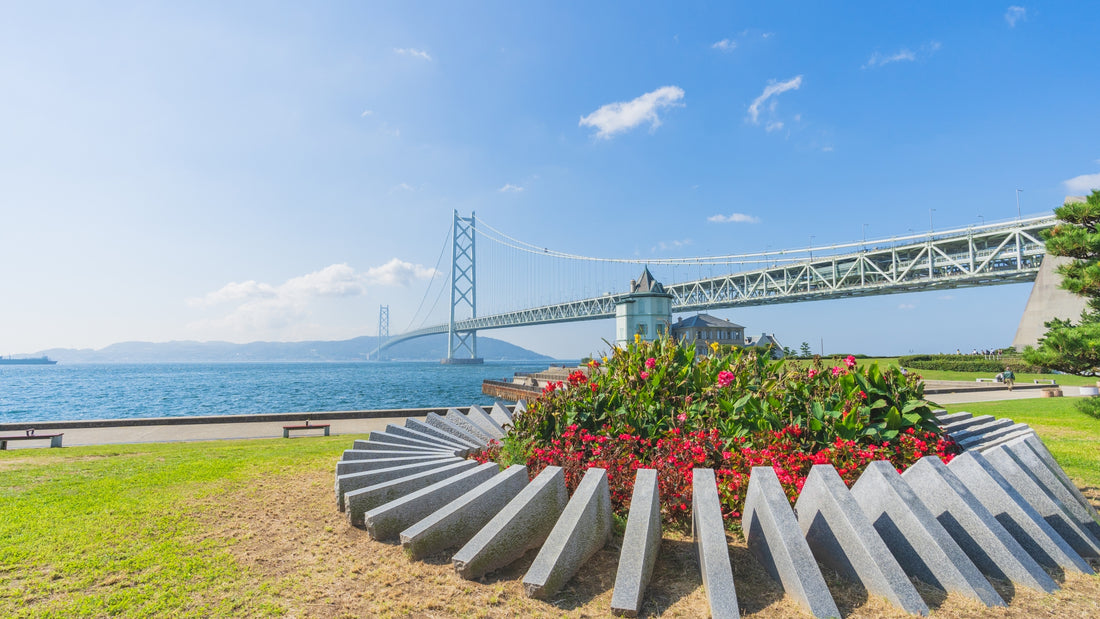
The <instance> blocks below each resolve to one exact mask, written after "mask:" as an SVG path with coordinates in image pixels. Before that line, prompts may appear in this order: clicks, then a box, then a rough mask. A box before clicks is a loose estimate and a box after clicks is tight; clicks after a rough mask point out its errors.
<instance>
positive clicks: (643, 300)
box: [615, 267, 672, 347]
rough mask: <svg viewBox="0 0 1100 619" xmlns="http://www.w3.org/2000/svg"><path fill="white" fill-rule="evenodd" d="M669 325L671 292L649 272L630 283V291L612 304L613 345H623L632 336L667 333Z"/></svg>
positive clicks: (629, 341) (627, 342) (628, 341)
mask: <svg viewBox="0 0 1100 619" xmlns="http://www.w3.org/2000/svg"><path fill="white" fill-rule="evenodd" d="M671 324H672V295H671V294H669V293H667V292H665V287H664V286H662V285H661V282H659V281H657V280H656V279H655V278H654V277H653V274H652V273H650V272H649V267H646V268H645V270H644V271H642V275H641V277H639V278H638V279H636V280H632V281H631V282H630V294H628V295H627V296H625V297H623V298H622V299H621V300H620V301H619V302H618V303H617V304H616V305H615V345H616V346H620V347H625V346H627V345H628V344H629V343H631V342H633V341H634V335H635V334H637V335H639V336H640V337H641V338H642V339H643V340H646V341H652V340H655V339H657V338H659V337H662V336H664V335H665V334H666V333H668V332H669V325H671Z"/></svg>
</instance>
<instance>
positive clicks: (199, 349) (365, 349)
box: [35, 335, 551, 363]
mask: <svg viewBox="0 0 1100 619" xmlns="http://www.w3.org/2000/svg"><path fill="white" fill-rule="evenodd" d="M377 346H378V338H377V337H370V336H363V337H357V338H354V339H350V340H342V341H335V342H326V341H313V342H252V343H249V344H233V343H230V342H191V341H183V342H156V343H154V342H122V343H119V344H111V345H110V346H107V347H105V348H101V349H99V350H92V349H90V348H82V349H72V348H51V349H49V350H42V351H39V352H37V353H35V356H41V355H48V356H49V357H50V358H51V359H56V360H57V361H59V362H61V363H226V362H234V361H251V362H264V361H365V360H367V358H368V356H369V355H370V354H372V353H373V352H374V349H375V348H376V347H377ZM477 352H478V355H479V356H481V357H482V358H484V359H485V360H486V361H497V360H507V361H549V360H551V357H547V356H546V355H540V354H539V353H536V352H534V351H531V350H527V349H526V348H521V347H519V346H516V345H514V344H509V343H508V342H504V341H502V340H497V339H493V338H491V337H479V338H477ZM383 356H384V357H385V358H386V359H392V360H397V361H438V360H439V359H442V358H444V357H446V356H447V336H446V335H429V336H426V337H421V338H417V339H415V340H409V341H406V342H402V343H400V344H397V345H395V346H392V347H390V348H388V349H386V350H385V352H384V353H383Z"/></svg>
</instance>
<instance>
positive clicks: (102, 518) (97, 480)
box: [0, 398, 1100, 618]
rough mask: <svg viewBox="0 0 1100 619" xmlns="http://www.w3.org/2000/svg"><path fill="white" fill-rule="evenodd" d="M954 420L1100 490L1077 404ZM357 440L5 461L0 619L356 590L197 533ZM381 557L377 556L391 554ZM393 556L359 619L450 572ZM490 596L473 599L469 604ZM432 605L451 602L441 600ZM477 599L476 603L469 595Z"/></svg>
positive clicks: (187, 611) (1061, 402) (219, 609)
mask: <svg viewBox="0 0 1100 619" xmlns="http://www.w3.org/2000/svg"><path fill="white" fill-rule="evenodd" d="M949 410H951V411H959V410H966V411H969V412H972V413H974V414H992V415H996V416H1001V417H1004V416H1007V417H1011V418H1013V419H1014V420H1016V421H1021V422H1026V423H1028V424H1030V425H1031V426H1032V427H1034V428H1035V429H1036V430H1037V431H1038V432H1039V434H1040V436H1042V438H1043V440H1044V441H1045V442H1046V443H1047V445H1048V446H1049V447H1050V450H1051V452H1052V453H1053V454H1054V456H1055V457H1056V458H1057V459H1058V460H1059V462H1061V463H1062V465H1063V466H1064V467H1065V469H1066V471H1067V473H1069V475H1070V477H1072V478H1074V479H1075V480H1076V481H1077V482H1078V483H1079V484H1080V485H1082V486H1091V487H1093V488H1098V487H1100V421H1097V420H1094V419H1091V418H1089V417H1086V416H1085V415H1083V414H1081V413H1079V412H1078V411H1076V410H1075V409H1074V408H1073V406H1072V401H1071V399H1069V398H1055V399H1048V398H1044V399H1033V400H1012V401H1003V402H990V403H981V404H966V405H957V406H951V407H949ZM353 438H355V437H349V436H333V437H326V438H321V437H318V438H310V439H308V440H306V439H302V440H290V441H288V440H282V439H274V440H249V441H211V442H201V443H167V444H142V445H117V446H104V447H66V448H64V449H17V450H13V451H3V452H0V540H2V542H0V617H59V618H60V617H102V616H118V617H241V616H249V617H272V616H284V615H300V614H301V608H302V600H300V599H298V597H297V596H300V595H302V593H301V592H302V591H303V590H305V591H306V592H307V593H309V592H314V591H329V590H330V589H331V588H332V587H333V585H332V582H335V581H339V582H345V581H348V582H351V581H349V579H351V578H354V577H355V575H356V574H358V573H359V572H357V571H356V570H358V569H360V567H358V563H356V564H354V565H352V564H351V563H347V565H349V566H350V567H347V568H332V567H326V568H321V567H315V568H311V569H312V572H310V574H313V572H317V574H313V577H315V578H316V579H317V580H316V581H309V582H306V583H305V584H303V582H304V581H302V582H300V581H301V579H303V578H305V576H303V575H302V574H303V573H302V572H292V573H289V572H288V573H285V574H280V573H274V574H272V573H270V572H267V573H265V572H263V571H257V568H255V567H249V566H248V565H245V564H242V563H241V560H240V559H239V556H240V554H239V553H235V552H234V551H235V550H236V549H237V548H238V546H237V545H238V544H252V545H253V546H254V545H255V543H256V542H255V540H251V538H249V537H248V536H250V535H251V532H250V531H247V530H241V529H239V528H235V527H236V525H232V526H231V528H230V530H229V533H228V534H227V533H226V532H225V531H222V532H220V533H219V532H217V531H211V530H210V525H209V524H206V525H204V524H202V523H204V522H205V523H210V522H233V520H232V519H230V517H229V515H228V514H233V513H235V510H238V509H244V510H247V512H248V513H247V514H245V517H246V518H253V517H254V518H256V519H263V518H272V517H274V516H277V515H278V514H274V513H265V512H264V510H263V506H264V505H267V504H266V503H260V504H257V505H252V506H250V507H242V506H239V505H238V504H237V503H236V502H235V500H236V499H235V498H234V497H242V496H245V495H246V494H247V491H248V490H250V489H252V488H255V487H257V486H261V485H266V487H267V488H268V489H269V490H268V492H271V491H274V492H279V490H278V488H280V487H291V486H293V485H294V484H300V483H302V481H301V480H302V479H304V478H306V477H307V476H308V477H309V478H310V479H313V480H315V481H314V482H312V483H313V484H314V485H316V484H320V485H318V486H316V487H317V488H318V489H319V491H320V492H325V493H326V494H327V490H325V488H324V486H327V483H328V482H327V481H324V480H325V479H327V477H328V474H330V473H329V472H330V471H331V470H332V466H333V463H334V462H335V461H336V459H337V458H338V457H339V454H340V452H341V451H342V450H343V449H344V448H345V447H346V446H347V445H348V444H349V443H350V441H351V440H352V439H353ZM318 480H320V481H318ZM271 489H274V490H271ZM310 492H312V490H311V491H310ZM261 496H262V495H261ZM309 509H312V507H310V508H309ZM329 515H330V516H331V514H329ZM300 517H301V516H300V515H299V518H300ZM299 522H300V520H291V521H289V523H288V524H286V525H281V526H284V528H282V529H279V528H278V527H276V528H275V529H274V531H275V534H276V535H290V534H293V533H294V532H295V531H296V529H295V527H296V526H300V525H299V524H298V523H299ZM245 528H247V525H246V526H245ZM329 531H330V534H331V535H332V536H333V537H332V538H326V539H331V540H332V541H326V542H325V543H326V544H331V543H336V544H337V546H336V547H333V548H337V547H339V548H343V547H345V546H349V544H347V543H346V542H340V541H339V540H342V539H344V538H343V537H341V536H342V535H345V534H344V533H342V531H341V530H339V529H338V530H336V531H334V532H333V531H331V529H329ZM260 543H263V542H262V540H261V541H260ZM322 547H324V546H323V545H321V546H317V547H314V546H310V545H309V543H306V542H301V541H298V542H291V543H290V544H289V545H287V548H288V549H290V550H299V551H302V552H304V553H306V554H308V553H311V552H317V551H318V548H322ZM381 548H383V549H388V548H389V547H388V546H385V545H383V546H381ZM332 552H336V550H332ZM340 552H342V553H345V554H347V555H349V556H348V557H345V559H346V560H347V561H349V562H350V561H352V560H356V561H360V559H353V557H355V556H356V555H355V553H356V552H357V551H356V550H355V549H354V547H353V548H352V549H351V550H348V549H343V550H340ZM375 554H377V555H378V556H379V557H381V556H383V555H385V554H386V553H385V552H382V551H379V552H378V553H375ZM390 554H393V555H395V557H396V559H394V558H393V557H390V559H389V560H391V561H393V564H394V565H397V566H399V567H392V566H391V565H388V564H384V563H383V564H380V565H382V566H383V567H377V566H374V567H372V565H370V564H366V565H365V567H364V568H363V569H364V570H365V571H363V574H367V575H369V576H370V579H375V580H378V579H381V580H380V582H381V583H382V584H379V585H378V586H377V587H375V589H377V591H376V590H375V589H370V588H369V587H367V588H366V589H363V588H362V587H360V589H359V590H360V591H361V592H365V593H363V595H364V596H368V597H364V598H363V602H362V603H363V604H364V606H363V607H362V608H367V609H374V610H375V611H377V610H378V609H379V608H383V607H384V606H385V604H386V603H387V602H386V600H389V599H390V598H391V597H393V596H394V595H397V593H399V592H398V591H397V590H396V589H393V590H391V589H387V587H390V585H389V584H386V582H388V581H385V578H382V576H381V575H386V574H392V573H394V572H395V571H396V572H398V573H400V572H403V571H407V570H421V571H425V570H429V571H430V570H432V569H436V568H438V570H437V571H439V572H448V570H447V569H445V568H446V567H447V566H444V567H439V566H433V565H429V564H422V563H416V564H413V565H414V567H412V568H410V567H408V565H409V563H408V562H407V561H404V560H401V561H397V559H403V555H401V553H400V551H399V549H398V550H397V551H395V552H393V553H390ZM342 556H343V555H342ZM387 556H388V555H387ZM370 560H375V559H370ZM448 574H449V572H448ZM363 578H366V576H363ZM409 578H410V579H412V580H413V581H416V583H418V584H409V585H402V586H404V589H401V592H403V593H402V595H405V598H402V599H403V600H405V603H410V602H408V600H409V599H414V598H411V597H410V596H415V595H418V594H419V595H428V594H424V593H422V589H423V588H424V586H426V585H425V584H424V583H428V584H431V583H433V582H435V583H436V584H438V583H443V584H444V585H445V586H446V587H451V588H452V589H454V587H453V586H452V585H450V584H447V583H451V582H452V581H453V578H452V577H451V576H440V575H439V574H435V575H432V574H429V575H428V576H423V575H420V573H419V572H416V575H415V576H410V577H409ZM432 578H434V579H435V581H431V580H430V579H432ZM418 579H420V580H418ZM424 579H429V580H424ZM307 580H308V579H307ZM421 580H423V582H420V581H421ZM437 581H438V582H437ZM372 582H373V581H372ZM401 582H403V581H401ZM517 583H518V580H516V582H515V583H512V582H511V581H508V584H507V586H509V587H513V586H514V588H515V589H516V591H515V592H514V594H515V596H516V597H515V601H512V602H509V603H508V604H509V605H508V606H505V607H502V609H505V610H507V609H511V610H512V611H515V613H513V614H520V615H523V614H525V613H528V612H529V611H531V609H532V608H534V609H541V611H545V612H550V613H551V614H557V615H560V614H561V611H560V609H557V608H554V607H550V608H549V609H548V610H547V609H546V608H543V607H541V606H538V605H537V604H535V602H533V601H530V600H527V599H526V598H525V597H523V596H522V594H521V593H519V588H520V585H519V584H517ZM363 586H364V587H365V585H363ZM372 586H373V585H372ZM394 586H396V585H394ZM432 586H436V585H432ZM462 586H463V587H466V586H467V585H464V584H463V585H462ZM368 589H369V590H368ZM471 590H473V589H471ZM487 590H488V588H478V589H476V591H475V593H476V594H477V595H481V594H484V593H485V592H486V591H487ZM432 591H435V590H434V589H433V590H432ZM463 591H465V589H463ZM371 595H376V596H378V598H377V599H374V598H371V597H369V596H371ZM433 595H435V594H433ZM438 595H440V596H444V597H445V596H448V595H450V596H453V595H455V594H454V592H453V591H451V592H450V593H447V590H444V592H443V593H439V594H438ZM462 595H468V594H467V593H463V594H462ZM486 595H487V594H486ZM428 597H432V596H431V595H429V596H428ZM447 599H451V598H447ZM471 599H475V600H480V598H477V597H476V596H475V598H471ZM600 599H602V598H600ZM308 601H309V600H307V602H308ZM414 602H415V604H419V606H416V605H415V604H414V606H410V608H413V607H415V608H421V609H422V610H425V609H433V608H434V609H435V610H432V611H431V612H433V613H441V612H443V611H441V610H439V609H438V608H437V607H436V606H432V604H435V602H433V601H432V600H427V601H425V600H422V599H414ZM600 603H602V602H600ZM372 604H373V605H374V606H372ZM594 604H596V602H591V604H590V605H594ZM513 606H514V607H513ZM307 608H309V606H307ZM400 608H404V607H398V608H397V610H394V611H393V612H391V613H390V614H392V615H395V616H396V615H400V614H402V613H403V611H401V610H400ZM501 612H502V613H503V612H504V610H502V611H501ZM509 612H511V611H509ZM458 614H477V613H473V612H470V613H467V612H465V611H463V612H460V613H458ZM349 616H351V615H349Z"/></svg>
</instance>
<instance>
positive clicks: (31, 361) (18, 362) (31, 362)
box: [0, 356, 57, 365]
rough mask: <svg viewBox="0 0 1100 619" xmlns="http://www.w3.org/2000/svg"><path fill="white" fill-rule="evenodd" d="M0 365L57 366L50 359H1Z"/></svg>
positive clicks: (8, 357)
mask: <svg viewBox="0 0 1100 619" xmlns="http://www.w3.org/2000/svg"><path fill="white" fill-rule="evenodd" d="M0 365H57V362H56V361H54V360H53V359H50V358H49V357H12V356H7V357H0Z"/></svg>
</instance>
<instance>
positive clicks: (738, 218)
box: [707, 213, 760, 224]
mask: <svg viewBox="0 0 1100 619" xmlns="http://www.w3.org/2000/svg"><path fill="white" fill-rule="evenodd" d="M707 221H710V222H714V223H716V224H758V223H760V218H759V217H755V216H753V215H746V214H744V213H731V214H729V215H711V216H710V217H707Z"/></svg>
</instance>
